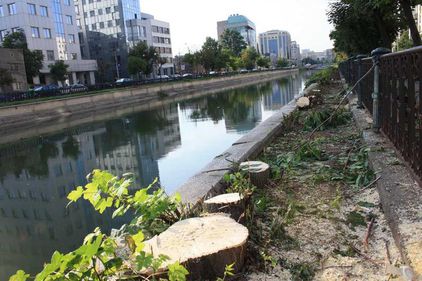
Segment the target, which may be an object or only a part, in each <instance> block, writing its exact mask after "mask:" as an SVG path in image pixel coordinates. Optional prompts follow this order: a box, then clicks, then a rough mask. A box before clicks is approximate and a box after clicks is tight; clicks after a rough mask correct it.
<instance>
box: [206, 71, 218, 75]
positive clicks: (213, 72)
mask: <svg viewBox="0 0 422 281" xmlns="http://www.w3.org/2000/svg"><path fill="white" fill-rule="evenodd" d="M208 74H209V75H216V74H217V72H216V71H210V72H209V73H208Z"/></svg>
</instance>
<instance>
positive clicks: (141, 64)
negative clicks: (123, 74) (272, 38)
mask: <svg viewBox="0 0 422 281" xmlns="http://www.w3.org/2000/svg"><path fill="white" fill-rule="evenodd" d="M146 69H147V62H146V61H145V60H144V59H142V58H140V57H135V56H129V57H128V63H127V71H128V72H129V74H130V75H136V77H137V78H138V79H139V73H140V72H143V73H145V71H146Z"/></svg>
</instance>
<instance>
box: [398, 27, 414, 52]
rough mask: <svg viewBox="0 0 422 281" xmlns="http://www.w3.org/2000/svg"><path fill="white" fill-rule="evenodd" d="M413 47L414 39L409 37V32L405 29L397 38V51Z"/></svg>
mask: <svg viewBox="0 0 422 281" xmlns="http://www.w3.org/2000/svg"><path fill="white" fill-rule="evenodd" d="M412 47H413V41H412V40H410V38H409V33H408V32H406V31H404V32H403V33H402V34H401V35H400V37H399V39H398V40H397V51H401V50H405V49H409V48H412Z"/></svg>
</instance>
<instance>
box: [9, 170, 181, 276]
mask: <svg viewBox="0 0 422 281" xmlns="http://www.w3.org/2000/svg"><path fill="white" fill-rule="evenodd" d="M87 180H88V184H86V185H85V186H84V187H82V186H79V187H77V188H76V189H75V190H73V191H72V192H70V193H69V195H68V199H69V200H70V201H71V202H70V203H72V202H76V201H77V200H79V199H80V198H81V197H83V198H84V199H85V200H87V201H89V202H90V203H91V204H92V205H93V206H94V208H95V210H97V211H98V212H100V213H103V212H104V211H105V210H106V209H107V208H112V207H113V208H115V211H114V212H113V217H116V216H121V215H123V214H125V213H126V212H128V211H129V210H130V211H131V212H133V214H134V219H133V220H132V221H131V222H130V223H129V224H128V225H125V226H123V227H122V228H121V229H120V230H119V231H118V232H116V233H115V234H114V235H112V236H108V235H106V234H103V233H102V232H101V230H100V229H99V228H96V229H95V230H94V232H93V233H91V234H88V235H87V236H86V237H85V239H84V242H83V244H82V246H80V247H79V248H78V249H76V250H75V251H73V252H70V253H67V254H62V253H60V252H58V251H56V252H54V254H53V256H52V258H51V261H50V263H48V264H46V265H45V266H44V269H43V270H42V271H41V272H40V273H38V274H37V275H36V276H35V277H34V278H32V279H34V280H35V281H44V280H66V281H67V280H69V281H73V280H75V281H76V280H87V281H88V280H89V281H91V280H92V281H102V280H110V279H115V280H122V279H132V278H136V277H139V276H141V273H142V272H143V275H144V276H145V275H147V274H146V273H145V272H151V271H152V272H153V274H152V275H147V276H145V277H143V279H145V280H152V278H153V276H155V275H156V272H157V271H158V269H159V268H160V267H161V266H162V264H163V262H164V261H166V260H168V257H166V256H163V255H160V256H159V257H154V256H153V254H151V253H148V252H145V251H144V242H143V241H144V239H145V238H147V237H150V236H152V235H154V234H158V233H159V231H163V230H164V229H165V228H166V227H167V226H168V225H169V224H170V223H171V222H172V221H174V220H176V219H178V215H180V212H179V211H178V208H179V207H180V196H178V195H176V196H172V197H169V196H167V195H165V193H164V192H163V191H162V190H161V189H158V190H155V191H153V192H152V190H151V188H152V186H153V185H154V184H155V181H154V182H153V183H152V184H151V185H150V186H148V187H147V188H143V189H140V190H139V191H137V192H135V194H134V195H131V194H129V190H128V188H129V186H131V185H132V184H133V176H132V174H125V175H123V177H122V178H118V177H115V176H113V175H112V174H110V173H108V172H105V171H100V170H94V171H93V172H92V173H91V174H89V175H88V176H87ZM70 203H69V204H70ZM145 234H146V235H145ZM145 270H148V271H145ZM163 274H164V273H163ZM165 274H167V276H168V278H169V280H170V281H176V280H177V281H183V280H185V279H186V275H187V274H188V271H187V270H186V269H185V268H184V267H183V266H182V265H180V264H179V263H174V264H172V265H169V266H168V271H167V272H166V273H165ZM28 278H30V276H29V275H28V274H26V273H25V272H24V271H22V270H18V271H17V272H16V274H15V275H13V276H11V277H10V279H9V280H10V281H25V280H27V279H28Z"/></svg>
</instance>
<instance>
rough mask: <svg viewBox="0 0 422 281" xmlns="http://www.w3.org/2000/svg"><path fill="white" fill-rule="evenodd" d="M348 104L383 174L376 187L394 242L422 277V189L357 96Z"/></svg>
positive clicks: (372, 161)
mask: <svg viewBox="0 0 422 281" xmlns="http://www.w3.org/2000/svg"><path fill="white" fill-rule="evenodd" d="M349 104H350V106H351V111H352V113H353V117H354V120H355V123H356V125H357V126H358V128H359V130H361V131H362V137H363V140H364V142H365V144H366V145H367V146H368V147H369V148H370V152H369V153H368V159H369V162H370V165H371V167H372V169H373V170H374V171H375V173H376V174H377V175H378V176H379V177H380V179H379V180H378V181H377V184H376V186H377V190H378V193H379V196H380V200H381V204H382V210H383V211H384V214H385V217H386V219H387V222H388V224H389V226H390V229H391V232H392V234H393V238H394V241H395V244H396V246H397V248H398V249H399V251H400V255H401V258H402V260H403V262H404V263H405V264H406V265H408V266H410V267H412V268H413V271H414V273H415V274H416V276H418V275H419V276H420V277H422V188H421V187H420V186H419V185H418V183H417V181H416V180H415V179H414V178H413V176H412V173H411V171H410V170H409V169H408V168H407V166H406V165H405V164H404V160H403V159H402V158H401V156H400V155H399V154H398V152H397V151H396V150H395V148H394V146H393V144H392V143H391V142H390V141H389V140H388V138H387V137H385V136H384V135H383V134H381V133H375V132H374V131H372V129H371V124H372V118H371V117H370V115H369V113H368V112H367V111H366V110H365V109H358V108H357V98H356V96H355V95H354V96H353V97H349ZM416 276H414V278H417V277H416ZM409 280H410V279H409ZM412 280H413V279H412ZM415 280H419V279H415Z"/></svg>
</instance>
